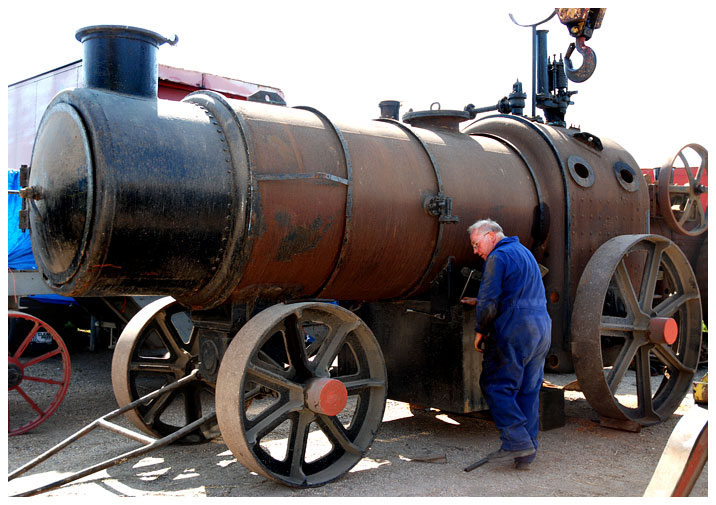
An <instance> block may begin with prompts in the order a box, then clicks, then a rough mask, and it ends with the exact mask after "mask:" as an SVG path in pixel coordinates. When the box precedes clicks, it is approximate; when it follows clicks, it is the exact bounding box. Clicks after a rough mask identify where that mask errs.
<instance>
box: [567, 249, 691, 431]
mask: <svg viewBox="0 0 716 505" xmlns="http://www.w3.org/2000/svg"><path fill="white" fill-rule="evenodd" d="M700 345H701V302H700V298H699V290H698V286H697V284H696V279H695V277H694V274H693V271H692V270H691V266H690V265H689V262H688V260H687V259H686V257H685V256H684V254H683V253H682V252H681V250H680V249H679V248H678V247H677V246H676V245H675V244H674V243H673V242H671V241H670V240H669V239H667V238H665V237H662V236H658V235H622V236H619V237H615V238H613V239H611V240H609V241H607V242H606V243H604V244H603V245H602V246H601V247H600V248H599V249H598V250H597V252H596V253H594V255H593V256H592V258H591V259H590V260H589V263H588V264H587V267H586V269H585V270H584V273H583V274H582V278H581V279H580V281H579V286H578V288H577V297H576V300H575V303H574V309H573V312H572V356H573V358H574V369H575V372H576V374H577V379H578V380H579V385H580V387H581V389H582V391H583V392H584V395H585V396H586V398H587V401H589V404H590V405H591V406H592V408H594V410H596V411H597V412H598V413H599V414H601V415H602V416H603V417H606V418H611V419H617V420H629V421H634V422H637V423H639V424H641V425H645V426H646V425H650V424H656V423H659V422H661V421H664V420H665V419H667V418H668V417H669V416H671V414H672V413H673V412H674V410H676V408H677V407H678V406H679V404H680V403H681V401H682V400H683V398H684V396H686V394H687V393H688V392H689V391H690V389H691V383H692V380H693V377H694V374H695V372H696V367H697V365H698V359H699V348H700ZM659 377H661V379H659ZM652 381H653V382H652ZM625 395H635V396H636V399H637V404H636V405H634V403H633V400H630V399H629V398H628V397H627V396H625Z"/></svg>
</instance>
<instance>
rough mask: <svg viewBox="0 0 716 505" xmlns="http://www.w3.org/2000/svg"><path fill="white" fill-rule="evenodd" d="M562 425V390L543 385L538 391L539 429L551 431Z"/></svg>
mask: <svg viewBox="0 0 716 505" xmlns="http://www.w3.org/2000/svg"><path fill="white" fill-rule="evenodd" d="M564 423H565V421H564V390H563V389H562V388H560V387H555V386H545V385H543V386H542V388H541V389H540V391H539V429H540V430H541V431H547V430H553V429H555V428H561V427H562V426H564Z"/></svg>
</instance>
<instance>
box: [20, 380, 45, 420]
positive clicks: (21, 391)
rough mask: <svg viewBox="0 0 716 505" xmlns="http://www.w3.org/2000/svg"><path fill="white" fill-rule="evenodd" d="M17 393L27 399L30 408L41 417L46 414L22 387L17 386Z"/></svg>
mask: <svg viewBox="0 0 716 505" xmlns="http://www.w3.org/2000/svg"><path fill="white" fill-rule="evenodd" d="M15 391H17V392H18V393H20V396H22V397H23V398H24V399H25V401H26V402H27V403H28V404H29V405H30V407H32V410H34V411H35V412H37V413H38V414H40V415H43V414H44V413H45V412H43V410H42V409H41V408H40V407H38V406H37V404H36V403H35V402H34V401H33V400H32V398H30V397H29V396H28V394H27V393H26V392H25V391H24V390H23V389H22V388H21V387H20V386H17V387H16V388H15Z"/></svg>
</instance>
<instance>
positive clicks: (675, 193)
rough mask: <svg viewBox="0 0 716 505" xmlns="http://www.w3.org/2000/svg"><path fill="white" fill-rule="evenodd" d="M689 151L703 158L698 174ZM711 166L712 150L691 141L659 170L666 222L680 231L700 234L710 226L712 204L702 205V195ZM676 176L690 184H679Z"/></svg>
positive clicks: (660, 205) (663, 212) (661, 207)
mask: <svg viewBox="0 0 716 505" xmlns="http://www.w3.org/2000/svg"><path fill="white" fill-rule="evenodd" d="M689 151H693V152H694V153H696V155H698V157H699V162H698V167H699V168H698V170H697V171H696V174H695V175H694V174H693V173H692V171H691V168H692V167H694V166H695V165H694V164H693V163H691V162H690V161H689V159H688V158H687V153H689V154H691V153H690V152H689ZM693 160H694V157H693V155H691V161H693ZM677 163H679V164H680V165H683V166H679V165H677ZM708 167H709V157H708V151H707V150H706V149H705V148H704V147H702V146H700V145H699V144H688V145H686V146H684V147H683V148H682V149H681V150H680V151H679V152H678V153H677V154H676V156H674V159H673V160H672V161H671V163H667V164H665V165H664V166H663V167H661V169H660V170H659V181H658V183H659V189H658V196H659V208H660V209H661V214H662V215H663V217H664V220H665V221H666V224H667V225H668V226H669V228H671V229H672V230H674V231H675V232H677V233H681V234H683V235H691V236H697V235H701V234H702V233H703V232H705V231H706V229H707V228H708V207H707V206H706V204H702V199H701V195H702V194H704V193H707V192H708V187H707V185H706V177H707V176H708ZM676 176H679V178H681V179H686V180H688V183H687V184H686V185H681V184H676V183H675V182H674V180H675V177H676Z"/></svg>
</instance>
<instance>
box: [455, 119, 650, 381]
mask: <svg viewBox="0 0 716 505" xmlns="http://www.w3.org/2000/svg"><path fill="white" fill-rule="evenodd" d="M465 132H466V133H468V134H471V135H478V136H479V135H493V136H496V137H499V138H502V139H505V140H506V141H509V142H510V143H511V144H513V145H514V146H515V147H516V148H517V149H518V150H519V153H520V155H521V156H522V157H523V158H524V159H525V163H526V165H528V166H530V167H532V170H533V172H534V174H535V183H534V186H535V187H536V188H539V192H540V194H541V195H542V196H541V198H542V200H543V202H544V204H545V205H546V207H547V209H548V211H549V212H548V214H547V216H545V218H543V219H546V221H547V225H546V229H547V230H548V232H547V239H546V240H545V241H544V242H543V243H542V244H541V247H536V248H532V249H533V251H532V252H533V253H534V255H535V257H536V259H537V261H538V262H539V263H541V264H542V265H544V266H545V267H547V268H548V269H549V273H548V274H547V275H546V276H545V277H544V282H545V289H546V293H547V300H548V310H549V312H550V315H551V317H552V349H551V350H550V354H549V356H548V362H547V363H548V365H547V366H548V368H549V369H551V370H553V371H571V369H572V364H571V361H570V358H569V353H570V348H569V344H570V329H569V327H570V316H571V313H572V304H573V303H574V298H575V296H576V291H577V285H578V283H579V278H580V276H581V274H582V271H583V270H584V267H585V265H586V264H587V262H588V261H589V259H590V258H591V257H592V255H593V254H594V252H595V251H596V250H597V248H599V246H601V245H602V244H603V243H604V242H605V241H607V240H609V239H610V238H612V237H615V236H618V235H622V234H632V233H644V232H645V231H646V230H647V229H648V212H649V193H648V187H647V184H646V182H645V181H644V179H643V176H642V175H641V174H640V173H639V172H638V165H637V164H636V161H634V159H633V158H632V157H631V156H630V155H629V154H628V153H627V152H626V151H624V149H622V148H621V147H620V146H619V145H617V144H616V143H614V142H612V141H610V140H609V139H598V140H599V142H594V141H591V142H585V141H583V140H582V138H583V136H584V133H583V132H581V131H580V130H578V129H572V128H569V129H567V128H558V127H550V126H545V125H539V124H536V123H531V122H529V121H527V120H524V119H522V118H516V117H513V116H494V117H488V118H484V119H482V120H480V121H478V122H476V123H475V124H474V125H472V126H471V127H470V128H468V129H467V130H466V131H465ZM592 137H593V136H592ZM617 167H619V169H617ZM622 171H626V173H627V174H628V175H631V176H632V179H631V181H630V182H626V181H625V180H623V177H624V174H623V173H622ZM515 193H519V194H524V193H525V190H522V191H521V192H519V191H515ZM523 215H524V214H523ZM503 219H504V218H503ZM498 221H499V219H498ZM500 222H501V221H500ZM532 235H535V232H534V231H532ZM532 243H533V241H532V240H530V241H529V242H528V241H523V244H525V245H528V247H532Z"/></svg>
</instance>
